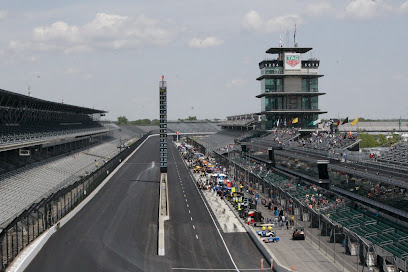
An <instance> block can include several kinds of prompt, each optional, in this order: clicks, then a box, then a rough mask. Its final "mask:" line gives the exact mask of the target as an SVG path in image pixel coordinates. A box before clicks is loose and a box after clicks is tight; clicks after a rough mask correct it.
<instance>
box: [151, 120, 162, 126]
mask: <svg viewBox="0 0 408 272" xmlns="http://www.w3.org/2000/svg"><path fill="white" fill-rule="evenodd" d="M151 125H152V126H158V125H160V120H158V119H153V120H152V123H151Z"/></svg>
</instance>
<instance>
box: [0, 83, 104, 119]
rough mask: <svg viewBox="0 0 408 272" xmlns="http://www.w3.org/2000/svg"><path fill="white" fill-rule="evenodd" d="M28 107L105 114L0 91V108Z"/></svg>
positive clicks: (95, 110) (101, 111)
mask: <svg viewBox="0 0 408 272" xmlns="http://www.w3.org/2000/svg"><path fill="white" fill-rule="evenodd" d="M25 106H26V107H29V108H32V107H33V106H42V107H45V108H47V109H48V110H50V111H60V112H61V111H62V112H73V113H84V114H95V113H106V111H103V110H97V109H91V108H85V107H79V106H73V105H68V104H63V103H57V102H52V101H47V100H43V99H39V98H35V97H31V96H28V95H23V94H18V93H13V92H10V91H6V90H2V89H0V107H12V108H16V107H19V108H21V107H25Z"/></svg>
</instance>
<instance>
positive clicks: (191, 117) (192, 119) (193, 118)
mask: <svg viewBox="0 0 408 272" xmlns="http://www.w3.org/2000/svg"><path fill="white" fill-rule="evenodd" d="M186 120H188V121H197V117H196V116H189V117H188V118H187V119H186Z"/></svg>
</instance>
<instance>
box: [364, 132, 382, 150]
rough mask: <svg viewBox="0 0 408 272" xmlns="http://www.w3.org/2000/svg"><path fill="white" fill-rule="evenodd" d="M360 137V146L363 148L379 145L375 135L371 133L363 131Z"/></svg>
mask: <svg viewBox="0 0 408 272" xmlns="http://www.w3.org/2000/svg"><path fill="white" fill-rule="evenodd" d="M359 137H360V139H361V142H360V146H361V147H362V148H367V147H377V146H378V145H379V144H378V142H377V140H376V139H375V138H374V136H373V135H370V134H368V133H361V134H359Z"/></svg>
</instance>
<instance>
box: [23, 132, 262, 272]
mask: <svg viewBox="0 0 408 272" xmlns="http://www.w3.org/2000/svg"><path fill="white" fill-rule="evenodd" d="M158 143H159V138H158V137H152V138H150V139H148V140H147V141H146V143H145V144H144V145H143V146H141V148H140V149H139V150H138V151H137V152H136V153H135V155H134V156H133V157H131V158H130V159H129V160H128V161H127V162H126V164H124V165H123V167H122V168H121V169H120V170H119V171H118V172H117V173H116V174H115V175H114V176H113V177H112V178H111V180H110V181H109V182H108V183H107V184H106V185H105V186H104V187H103V188H102V190H101V191H100V192H99V193H98V194H97V195H96V196H95V197H94V198H93V199H92V200H91V201H90V202H89V203H88V204H87V205H86V206H85V207H84V208H83V209H82V210H81V211H80V212H79V213H78V214H77V215H76V216H75V217H74V218H73V219H72V220H71V221H69V222H68V223H67V224H66V225H64V226H63V227H62V228H61V229H60V230H59V231H58V232H57V233H56V234H55V235H54V236H52V237H51V238H50V240H49V241H48V242H47V244H46V245H45V246H44V247H43V249H42V250H41V251H40V253H39V254H38V255H37V257H36V258H35V259H34V260H33V262H32V263H31V264H30V266H29V267H28V268H27V269H26V271H30V272H31V271H33V272H34V271H50V272H51V271H52V272H54V271H129V272H130V271H132V272H133V271H183V270H184V271H192V270H196V271H199V270H201V269H206V271H210V270H214V269H227V270H230V271H236V269H237V268H238V269H240V270H241V269H256V268H259V263H260V259H261V258H262V257H261V255H260V253H259V252H258V250H257V249H256V248H255V246H254V244H253V243H252V241H251V240H250V238H249V236H248V235H247V234H246V233H228V234H224V233H222V230H221V229H220V232H219V231H218V229H217V228H216V225H215V224H214V222H213V220H212V218H211V216H210V213H209V212H208V210H207V208H206V205H205V204H204V200H203V199H202V198H201V194H200V192H199V191H198V190H197V188H196V186H195V183H194V182H193V180H192V177H191V175H190V173H189V170H188V169H187V168H186V167H185V164H184V163H183V161H182V159H181V157H180V155H179V153H178V152H177V150H176V149H175V147H174V145H173V144H172V143H170V142H169V158H168V159H169V167H168V172H169V173H168V179H169V185H168V186H169V198H170V202H169V207H170V220H169V221H166V222H165V237H166V240H165V247H166V248H165V249H166V255H165V256H157V225H158V204H159V202H158V199H159V183H158V181H159V175H160V173H159V172H160V171H159V163H158V161H159V152H158ZM221 237H222V238H221ZM227 248H228V249H227ZM225 271H226V270H225Z"/></svg>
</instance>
